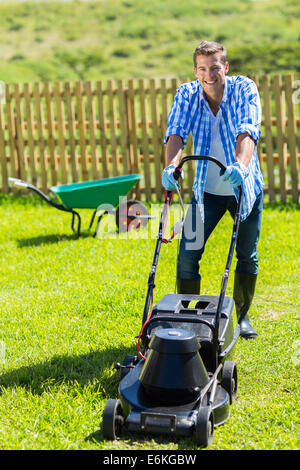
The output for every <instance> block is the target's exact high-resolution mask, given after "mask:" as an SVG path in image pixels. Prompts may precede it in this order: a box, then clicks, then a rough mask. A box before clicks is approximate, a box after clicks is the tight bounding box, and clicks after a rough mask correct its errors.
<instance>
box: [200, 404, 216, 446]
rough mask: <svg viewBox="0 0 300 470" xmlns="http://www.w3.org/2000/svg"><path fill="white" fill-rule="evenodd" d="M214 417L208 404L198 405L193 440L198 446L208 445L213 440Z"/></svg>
mask: <svg viewBox="0 0 300 470" xmlns="http://www.w3.org/2000/svg"><path fill="white" fill-rule="evenodd" d="M213 434H214V417H213V412H212V409H211V407H210V406H203V407H200V409H199V411H198V414H197V418H196V423H195V442H196V444H197V446H198V447H208V446H209V445H210V444H211V443H212V441H213Z"/></svg>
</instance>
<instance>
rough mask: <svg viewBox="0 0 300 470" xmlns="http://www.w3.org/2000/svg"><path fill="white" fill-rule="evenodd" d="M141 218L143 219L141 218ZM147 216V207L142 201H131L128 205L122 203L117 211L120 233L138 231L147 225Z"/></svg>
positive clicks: (117, 223)
mask: <svg viewBox="0 0 300 470" xmlns="http://www.w3.org/2000/svg"><path fill="white" fill-rule="evenodd" d="M139 216H141V217H140V218H139ZM147 216H148V210H147V207H146V206H145V205H144V204H142V203H141V202H140V201H136V200H130V201H127V202H126V203H122V202H121V204H120V205H119V207H118V208H117V210H116V225H117V227H118V230H119V232H128V231H129V230H138V229H139V228H141V227H145V226H146V225H147V223H148V218H147Z"/></svg>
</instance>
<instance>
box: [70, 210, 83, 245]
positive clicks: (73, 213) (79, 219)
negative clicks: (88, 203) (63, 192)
mask: <svg viewBox="0 0 300 470" xmlns="http://www.w3.org/2000/svg"><path fill="white" fill-rule="evenodd" d="M69 211H70V212H72V225H71V227H72V230H73V232H76V230H75V228H74V221H75V217H77V218H78V224H77V238H79V237H80V228H81V217H80V215H79V214H78V212H76V211H74V210H73V209H70V210H69Z"/></svg>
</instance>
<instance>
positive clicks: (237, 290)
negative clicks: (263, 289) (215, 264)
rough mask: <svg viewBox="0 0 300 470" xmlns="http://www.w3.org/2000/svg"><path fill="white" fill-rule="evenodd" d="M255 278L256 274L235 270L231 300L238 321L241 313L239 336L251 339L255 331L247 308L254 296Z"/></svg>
mask: <svg viewBox="0 0 300 470" xmlns="http://www.w3.org/2000/svg"><path fill="white" fill-rule="evenodd" d="M256 279H257V274H248V273H239V272H235V275H234V288H233V300H234V302H235V309H236V314H237V319H238V321H239V319H240V316H241V315H242V319H241V320H240V322H239V323H240V336H242V338H246V339H253V338H256V336H257V332H256V331H255V330H254V329H253V327H252V325H251V323H250V320H249V316H248V310H249V308H250V305H251V303H252V299H253V297H254V291H255V284H256Z"/></svg>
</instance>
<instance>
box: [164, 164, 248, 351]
mask: <svg viewBox="0 0 300 470" xmlns="http://www.w3.org/2000/svg"><path fill="white" fill-rule="evenodd" d="M190 160H209V161H211V162H213V163H215V164H216V165H218V166H219V167H220V168H221V172H220V173H221V174H224V172H225V171H226V167H225V166H224V165H223V163H221V162H220V161H219V160H217V159H216V158H214V157H210V156H209V155H187V156H186V157H183V158H182V159H181V160H180V162H179V165H178V166H177V167H176V168H175V170H174V173H173V177H174V179H175V180H176V181H177V180H178V178H179V177H180V175H181V169H182V166H183V165H184V163H186V162H188V161H190ZM242 197H243V189H242V186H241V185H239V186H238V200H237V208H236V213H235V217H234V222H233V230H232V237H231V243H230V248H229V253H228V257H227V262H226V266H225V271H224V274H223V277H222V282H221V291H220V296H219V301H218V305H217V311H216V320H215V325H214V331H213V342H214V344H215V347H216V348H217V346H218V338H219V328H220V318H221V311H222V306H223V302H224V298H225V292H226V287H227V281H228V277H229V270H230V266H231V261H232V257H233V251H234V246H235V243H236V238H237V233H238V229H239V224H240V220H241V207H242ZM241 319H242V315H241V317H240V319H239V322H240V321H241Z"/></svg>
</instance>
